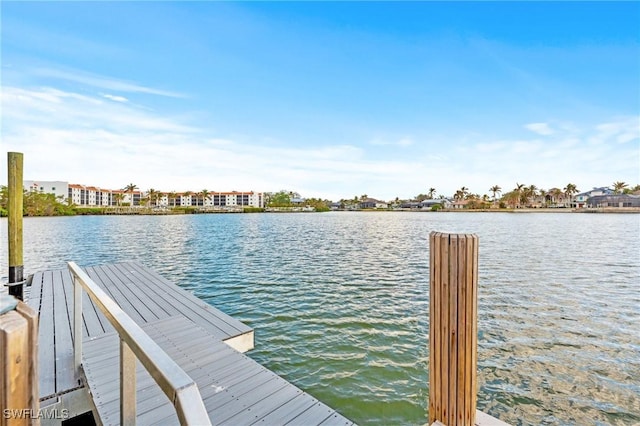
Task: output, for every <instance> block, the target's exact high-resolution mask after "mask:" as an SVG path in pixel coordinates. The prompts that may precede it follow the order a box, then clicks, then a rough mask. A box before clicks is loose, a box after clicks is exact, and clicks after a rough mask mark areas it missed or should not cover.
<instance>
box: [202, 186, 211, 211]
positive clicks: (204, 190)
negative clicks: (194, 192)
mask: <svg viewBox="0 0 640 426" xmlns="http://www.w3.org/2000/svg"><path fill="white" fill-rule="evenodd" d="M209 194H210V192H209V191H207V190H206V189H203V190H202V191H200V195H201V196H202V206H203V207H204V205H205V202H204V200H206V199H208V198H209Z"/></svg>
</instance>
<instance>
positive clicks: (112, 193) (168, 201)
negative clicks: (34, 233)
mask: <svg viewBox="0 0 640 426" xmlns="http://www.w3.org/2000/svg"><path fill="white" fill-rule="evenodd" d="M23 186H24V189H25V190H27V191H38V192H43V193H52V194H55V195H56V197H59V198H62V199H64V200H67V199H68V200H70V202H71V203H72V204H75V205H76V206H81V207H98V206H103V207H107V206H117V205H119V204H120V205H122V204H127V205H130V206H131V205H133V206H139V205H140V204H141V201H142V199H143V197H144V196H145V195H148V194H146V193H143V192H142V191H133V192H128V191H124V190H122V189H104V188H99V187H95V186H86V185H78V184H73V183H72V184H70V183H68V182H62V181H31V180H25V181H24V182H23ZM147 202H148V203H149V204H150V205H157V206H165V207H173V206H174V205H176V206H183V207H190V206H195V207H198V206H199V207H236V206H248V207H264V196H263V193H262V192H253V191H251V192H238V191H231V192H213V191H212V192H210V193H209V194H208V195H207V196H206V197H203V196H202V195H199V194H198V193H195V192H185V193H178V194H176V195H175V199H174V198H172V194H170V193H161V194H160V197H159V198H158V199H157V201H151V202H149V201H147Z"/></svg>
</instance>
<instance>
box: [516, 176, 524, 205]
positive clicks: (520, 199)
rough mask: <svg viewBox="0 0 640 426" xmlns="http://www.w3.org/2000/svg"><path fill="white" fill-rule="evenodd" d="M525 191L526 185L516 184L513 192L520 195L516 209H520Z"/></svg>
mask: <svg viewBox="0 0 640 426" xmlns="http://www.w3.org/2000/svg"><path fill="white" fill-rule="evenodd" d="M523 189H524V183H518V182H516V187H515V188H513V192H515V193H516V194H518V202H517V204H516V207H520V202H521V201H522V191H523Z"/></svg>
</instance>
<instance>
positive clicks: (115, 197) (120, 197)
mask: <svg viewBox="0 0 640 426" xmlns="http://www.w3.org/2000/svg"><path fill="white" fill-rule="evenodd" d="M113 200H114V201H115V202H116V205H117V206H118V207H120V206H121V205H122V200H124V194H123V193H122V192H116V193H115V194H113Z"/></svg>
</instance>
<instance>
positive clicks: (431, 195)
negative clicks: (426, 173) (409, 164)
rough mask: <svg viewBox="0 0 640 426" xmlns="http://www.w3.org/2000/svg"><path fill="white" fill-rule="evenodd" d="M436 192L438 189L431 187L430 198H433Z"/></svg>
mask: <svg viewBox="0 0 640 426" xmlns="http://www.w3.org/2000/svg"><path fill="white" fill-rule="evenodd" d="M435 193H436V189H435V188H429V199H430V200H433V194H435Z"/></svg>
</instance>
